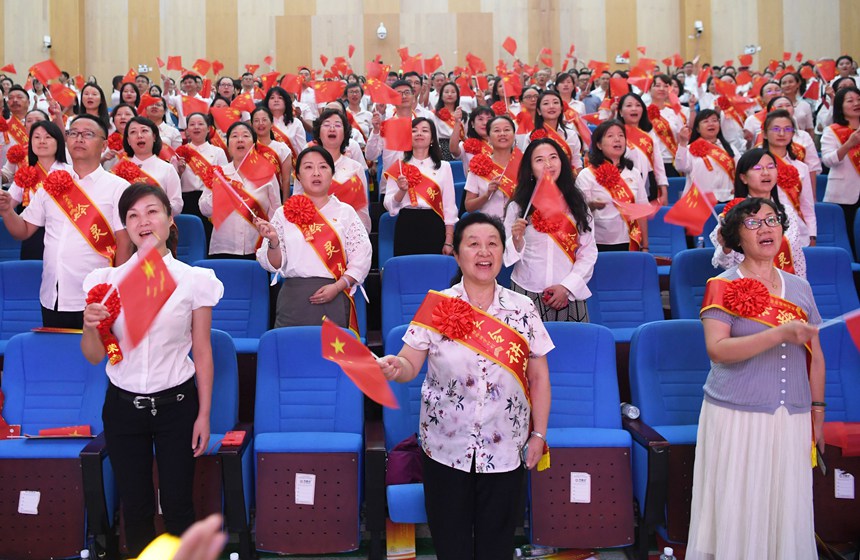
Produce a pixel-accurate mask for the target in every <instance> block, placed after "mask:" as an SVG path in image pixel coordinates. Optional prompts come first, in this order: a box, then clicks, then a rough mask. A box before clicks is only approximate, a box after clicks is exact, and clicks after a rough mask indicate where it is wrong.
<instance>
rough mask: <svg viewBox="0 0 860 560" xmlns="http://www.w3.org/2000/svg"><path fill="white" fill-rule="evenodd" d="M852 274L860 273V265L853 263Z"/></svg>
mask: <svg viewBox="0 0 860 560" xmlns="http://www.w3.org/2000/svg"><path fill="white" fill-rule="evenodd" d="M851 272H860V263H855V262H853V263H851Z"/></svg>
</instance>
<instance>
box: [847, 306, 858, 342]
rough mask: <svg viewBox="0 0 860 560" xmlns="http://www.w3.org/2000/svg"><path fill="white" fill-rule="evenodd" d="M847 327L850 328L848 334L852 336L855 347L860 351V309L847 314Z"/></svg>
mask: <svg viewBox="0 0 860 560" xmlns="http://www.w3.org/2000/svg"><path fill="white" fill-rule="evenodd" d="M845 326H846V327H848V334H850V335H851V340H853V341H854V346H856V347H857V349H858V350H860V309H855V310H854V311H851V312H850V313H846V314H845Z"/></svg>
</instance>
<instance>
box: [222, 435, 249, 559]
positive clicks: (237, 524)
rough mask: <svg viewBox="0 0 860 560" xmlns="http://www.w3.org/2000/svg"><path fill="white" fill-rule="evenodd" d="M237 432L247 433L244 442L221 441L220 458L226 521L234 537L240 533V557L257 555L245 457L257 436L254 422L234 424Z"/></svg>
mask: <svg viewBox="0 0 860 560" xmlns="http://www.w3.org/2000/svg"><path fill="white" fill-rule="evenodd" d="M233 431H236V432H238V431H242V432H245V436H244V437H243V438H242V443H240V444H238V445H224V444H221V446H220V447H219V448H218V458H219V459H220V460H221V481H222V484H223V487H224V524H225V525H226V527H227V532H228V534H230V537H231V538H233V537H234V536H238V541H239V556H240V557H241V558H256V554H255V552H256V551H255V550H254V545H253V542H252V540H251V528H250V526H249V525H248V516H247V511H248V509H247V503H248V502H247V496H245V485H244V481H245V473H244V472H243V467H242V457H243V456H244V454H245V453H246V452H247V450H248V446H249V445H250V444H251V441H252V440H253V437H254V425H253V424H252V423H250V422H239V423H237V424H236V425H235V426H233Z"/></svg>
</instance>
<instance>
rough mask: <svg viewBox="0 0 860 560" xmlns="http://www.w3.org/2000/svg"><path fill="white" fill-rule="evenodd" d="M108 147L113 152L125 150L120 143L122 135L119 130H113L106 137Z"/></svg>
mask: <svg viewBox="0 0 860 560" xmlns="http://www.w3.org/2000/svg"><path fill="white" fill-rule="evenodd" d="M107 144H108V148H110V149H111V150H113V151H115V152H122V151H123V150H125V148H123V145H122V136H120V135H119V132H114V133H113V134H111V135H110V136H108V139H107Z"/></svg>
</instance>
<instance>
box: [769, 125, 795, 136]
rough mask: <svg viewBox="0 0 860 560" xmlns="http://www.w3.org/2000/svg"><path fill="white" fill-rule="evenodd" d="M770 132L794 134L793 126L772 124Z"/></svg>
mask: <svg viewBox="0 0 860 560" xmlns="http://www.w3.org/2000/svg"><path fill="white" fill-rule="evenodd" d="M770 131H771V132H776V133H777V134H782V133H783V132H784V133H786V134H794V127H793V126H772V127H770Z"/></svg>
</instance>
